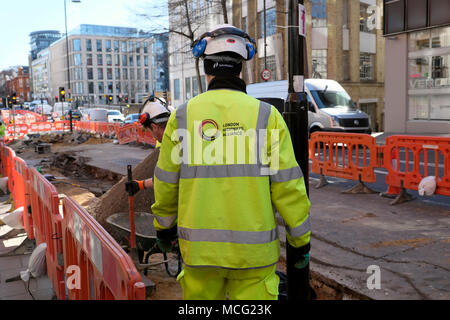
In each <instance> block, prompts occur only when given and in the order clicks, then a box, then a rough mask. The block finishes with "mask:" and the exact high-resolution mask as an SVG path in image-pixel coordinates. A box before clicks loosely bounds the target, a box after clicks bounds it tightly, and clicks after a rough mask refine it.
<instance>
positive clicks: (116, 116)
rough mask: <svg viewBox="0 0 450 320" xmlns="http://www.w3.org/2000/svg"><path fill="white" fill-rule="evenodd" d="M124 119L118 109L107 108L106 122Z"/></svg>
mask: <svg viewBox="0 0 450 320" xmlns="http://www.w3.org/2000/svg"><path fill="white" fill-rule="evenodd" d="M123 121H125V117H124V116H123V114H122V113H120V111H117V110H109V111H108V122H123Z"/></svg>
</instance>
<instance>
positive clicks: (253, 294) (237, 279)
mask: <svg viewBox="0 0 450 320" xmlns="http://www.w3.org/2000/svg"><path fill="white" fill-rule="evenodd" d="M275 271H276V265H273V266H270V267H266V268H261V269H243V270H231V269H222V268H209V267H208V268H206V267H205V268H190V267H188V266H185V267H184V270H183V271H181V273H180V274H179V275H178V278H177V281H179V282H180V285H181V287H182V288H183V299H184V300H226V299H227V297H228V298H229V299H230V300H277V299H278V285H279V283H280V279H279V278H278V276H277V275H276V273H275Z"/></svg>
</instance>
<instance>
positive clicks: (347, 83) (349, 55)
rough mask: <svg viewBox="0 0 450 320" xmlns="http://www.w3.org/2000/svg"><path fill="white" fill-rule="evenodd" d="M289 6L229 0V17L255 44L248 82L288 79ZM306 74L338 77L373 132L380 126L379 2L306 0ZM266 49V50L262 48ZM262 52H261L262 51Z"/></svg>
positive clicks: (270, 0) (271, 0) (279, 1)
mask: <svg viewBox="0 0 450 320" xmlns="http://www.w3.org/2000/svg"><path fill="white" fill-rule="evenodd" d="M288 5H289V1H286V0H265V6H266V14H265V16H266V18H265V20H266V25H265V42H266V44H267V46H266V50H264V1H263V0H258V1H248V0H235V1H233V21H234V22H235V25H236V26H237V27H239V28H241V29H243V30H244V31H246V32H247V33H248V34H249V35H250V36H251V37H253V38H254V39H255V40H256V41H257V44H258V55H257V57H256V59H253V60H252V61H250V62H249V63H247V64H246V66H245V69H244V72H243V78H244V79H245V80H246V82H247V83H255V82H263V81H264V80H263V79H262V77H261V72H262V71H263V70H264V69H269V70H270V71H271V79H270V80H269V81H276V80H286V79H288V55H287V54H288V28H287V25H288V15H287V12H288ZM304 5H305V8H306V35H307V36H306V50H307V56H308V65H307V68H306V70H307V72H306V77H308V78H327V79H333V80H336V81H338V82H339V83H340V84H341V85H342V86H343V87H344V88H345V90H346V91H347V92H348V93H349V95H350V96H351V97H352V99H353V100H354V101H355V102H356V103H357V106H358V108H360V109H361V110H363V111H365V112H367V113H368V114H369V116H370V118H371V126H372V130H374V131H382V130H383V127H384V100H383V98H384V38H383V37H382V28H381V27H380V25H379V19H381V15H377V13H380V12H382V5H383V1H382V0H340V1H327V0H305V2H304ZM264 51H266V53H265V52H264ZM264 54H265V55H264Z"/></svg>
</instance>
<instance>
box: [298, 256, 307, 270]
mask: <svg viewBox="0 0 450 320" xmlns="http://www.w3.org/2000/svg"><path fill="white" fill-rule="evenodd" d="M308 263H309V253H307V254H304V255H302V256H301V258H300V259H299V260H298V261H297V262H296V263H295V267H296V268H297V269H303V268H305V267H306V266H307V265H308Z"/></svg>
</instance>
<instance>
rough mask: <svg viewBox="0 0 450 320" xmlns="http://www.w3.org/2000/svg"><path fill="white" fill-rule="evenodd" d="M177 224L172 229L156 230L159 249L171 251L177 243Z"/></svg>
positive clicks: (165, 251)
mask: <svg viewBox="0 0 450 320" xmlns="http://www.w3.org/2000/svg"><path fill="white" fill-rule="evenodd" d="M176 239H177V226H173V227H172V228H170V229H166V230H162V231H156V244H157V245H158V248H159V250H161V251H162V252H164V253H167V252H171V251H172V250H173V247H174V246H175V244H176Z"/></svg>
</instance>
